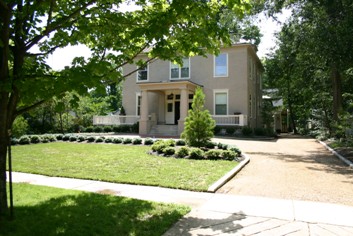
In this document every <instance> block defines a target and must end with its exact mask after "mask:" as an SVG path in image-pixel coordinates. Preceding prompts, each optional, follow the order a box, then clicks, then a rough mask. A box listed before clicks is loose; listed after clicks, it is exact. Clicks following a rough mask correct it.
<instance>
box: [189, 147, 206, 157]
mask: <svg viewBox="0 0 353 236" xmlns="http://www.w3.org/2000/svg"><path fill="white" fill-rule="evenodd" d="M203 156H204V151H202V150H201V149H200V148H191V149H190V152H189V157H190V158H191V159H203Z"/></svg>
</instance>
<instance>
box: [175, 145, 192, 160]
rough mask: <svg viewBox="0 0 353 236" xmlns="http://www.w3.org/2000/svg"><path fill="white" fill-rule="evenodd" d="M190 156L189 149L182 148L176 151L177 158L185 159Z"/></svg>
mask: <svg viewBox="0 0 353 236" xmlns="http://www.w3.org/2000/svg"><path fill="white" fill-rule="evenodd" d="M188 155H189V148H188V147H181V148H179V149H178V150H177V151H176V154H175V156H176V157H180V158H184V157H186V156H188Z"/></svg>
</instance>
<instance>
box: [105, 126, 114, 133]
mask: <svg viewBox="0 0 353 236" xmlns="http://www.w3.org/2000/svg"><path fill="white" fill-rule="evenodd" d="M103 130H104V132H106V133H109V132H112V130H113V129H112V127H111V126H105V127H104V128H103Z"/></svg>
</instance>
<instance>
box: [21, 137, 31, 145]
mask: <svg viewBox="0 0 353 236" xmlns="http://www.w3.org/2000/svg"><path fill="white" fill-rule="evenodd" d="M30 142H31V139H30V138H29V137H28V136H27V135H24V136H21V137H20V139H19V140H18V143H19V144H22V145H24V144H30Z"/></svg>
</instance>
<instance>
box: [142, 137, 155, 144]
mask: <svg viewBox="0 0 353 236" xmlns="http://www.w3.org/2000/svg"><path fill="white" fill-rule="evenodd" d="M153 143H154V141H153V139H151V138H146V139H145V141H144V142H143V144H145V145H152V144H153Z"/></svg>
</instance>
